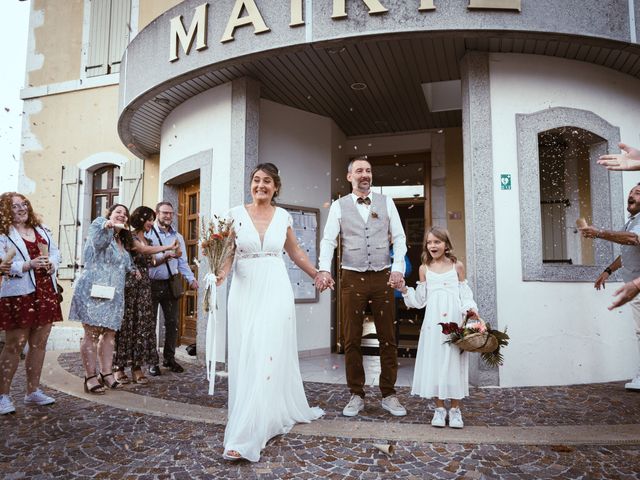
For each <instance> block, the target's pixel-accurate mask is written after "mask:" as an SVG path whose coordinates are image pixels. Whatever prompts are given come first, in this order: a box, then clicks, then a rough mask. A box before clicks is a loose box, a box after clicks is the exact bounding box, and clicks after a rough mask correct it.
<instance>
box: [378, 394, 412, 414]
mask: <svg viewBox="0 0 640 480" xmlns="http://www.w3.org/2000/svg"><path fill="white" fill-rule="evenodd" d="M382 408H384V409H385V410H386V411H387V412H389V413H390V414H391V415H395V416H396V417H404V416H405V415H406V414H407V410H406V409H405V408H404V407H403V406H402V404H401V403H400V401H399V400H398V397H396V396H395V395H389V396H388V397H384V398H383V399H382Z"/></svg>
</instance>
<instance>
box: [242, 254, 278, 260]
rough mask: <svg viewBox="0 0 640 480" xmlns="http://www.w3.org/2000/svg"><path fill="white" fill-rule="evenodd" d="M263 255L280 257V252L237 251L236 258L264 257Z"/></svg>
mask: <svg viewBox="0 0 640 480" xmlns="http://www.w3.org/2000/svg"><path fill="white" fill-rule="evenodd" d="M263 257H280V253H276V252H252V253H236V258H237V259H239V260H244V259H246V258H263Z"/></svg>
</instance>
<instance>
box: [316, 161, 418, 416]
mask: <svg viewBox="0 0 640 480" xmlns="http://www.w3.org/2000/svg"><path fill="white" fill-rule="evenodd" d="M347 172H348V173H347V180H348V181H349V182H350V183H351V186H352V193H351V194H350V195H346V196H344V197H342V198H340V199H339V200H337V201H335V202H333V204H332V205H331V209H330V210H329V215H328V217H327V223H326V225H325V228H324V234H323V238H322V241H321V243H320V256H319V270H320V274H319V277H318V279H317V284H316V287H317V288H318V289H319V290H320V291H322V290H325V289H326V288H333V284H334V281H333V278H332V277H331V273H330V270H331V260H332V258H333V252H334V250H335V248H336V246H337V237H338V235H340V238H341V241H342V258H341V263H342V264H341V266H340V268H341V280H342V282H341V291H340V296H341V297H340V298H341V300H342V305H343V306H344V312H346V317H347V318H345V319H344V330H343V334H344V353H345V355H344V359H345V367H346V375H347V384H348V386H349V390H350V392H351V399H350V400H349V403H348V404H347V406H346V407H344V410H343V411H342V414H343V415H345V416H347V417H354V416H356V415H358V413H359V412H360V411H361V410H362V409H363V408H364V396H365V392H364V382H365V372H364V367H363V365H362V350H361V348H360V343H361V341H362V329H363V322H364V312H365V309H366V308H367V306H368V305H370V306H371V312H372V314H373V318H374V322H375V326H376V333H377V335H378V341H379V345H380V366H381V373H380V391H381V393H382V397H383V398H382V405H381V406H382V408H383V409H385V410H387V411H388V412H389V413H391V414H392V415H396V416H403V415H406V414H407V411H406V410H405V408H404V407H403V406H402V405H401V404H400V402H399V401H398V399H397V397H396V395H395V393H396V391H395V383H396V377H397V374H398V351H397V350H398V346H397V341H396V338H395V326H394V316H395V303H394V291H393V289H394V288H402V287H403V286H404V278H403V274H404V256H405V253H406V252H407V246H406V237H405V234H404V230H403V228H402V222H401V220H400V216H399V215H398V210H397V209H396V206H395V204H394V203H393V200H392V199H391V198H390V197H387V196H385V195H381V194H378V193H373V192H371V179H372V174H371V164H370V163H369V161H368V160H367V157H366V156H360V157H357V158H354V159H353V160H352V161H351V163H349V166H348V168H347ZM390 239H391V242H392V243H393V248H394V251H395V252H394V253H395V254H394V259H395V260H394V261H393V265H392V261H391V258H390V255H389V243H390Z"/></svg>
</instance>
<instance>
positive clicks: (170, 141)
mask: <svg viewBox="0 0 640 480" xmlns="http://www.w3.org/2000/svg"><path fill="white" fill-rule="evenodd" d="M207 150H213V154H212V168H211V178H202V177H201V178H200V188H201V190H211V204H210V205H208V206H204V209H203V211H201V212H200V215H201V216H202V217H204V218H205V219H209V218H211V217H212V214H218V215H224V214H226V213H227V212H228V211H229V208H230V207H232V206H233V205H231V203H232V201H231V200H230V187H231V185H230V181H229V178H230V171H231V84H230V83H227V84H224V85H221V86H219V87H216V88H213V89H211V90H207V91H206V92H203V93H201V94H200V95H197V96H195V97H194V98H192V99H190V100H188V101H187V102H185V103H183V104H182V105H180V106H179V107H177V108H176V109H175V110H173V112H171V114H170V115H169V116H168V117H167V119H166V120H165V122H164V124H163V126H162V140H161V145H160V178H159V179H158V180H159V184H160V185H159V189H158V191H159V192H162V191H163V185H162V180H163V172H164V171H165V170H166V169H167V168H169V167H170V166H172V165H174V164H175V163H176V162H179V161H181V160H184V159H186V158H188V157H190V156H192V155H195V154H197V153H200V152H203V151H207ZM180 173H186V172H180ZM205 273H207V272H204V271H201V272H200V275H201V278H202V275H203V274H205ZM217 292H218V302H217V303H218V310H217V314H218V320H217V329H216V337H217V340H216V352H217V355H216V360H217V361H219V362H223V361H225V345H226V338H225V337H226V322H225V318H226V313H227V305H226V300H225V299H226V298H227V283H226V282H225V284H223V285H222V286H220V287H219V288H218V290H217ZM202 294H203V290H202V289H201V290H200V296H201V295H202ZM200 322H202V320H201V319H199V321H198V323H199V324H200Z"/></svg>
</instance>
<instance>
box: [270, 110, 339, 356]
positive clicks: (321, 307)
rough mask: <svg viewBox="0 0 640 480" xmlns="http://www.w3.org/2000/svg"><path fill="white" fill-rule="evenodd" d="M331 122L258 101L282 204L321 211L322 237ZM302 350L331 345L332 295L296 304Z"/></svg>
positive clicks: (327, 197) (328, 187) (327, 194)
mask: <svg viewBox="0 0 640 480" xmlns="http://www.w3.org/2000/svg"><path fill="white" fill-rule="evenodd" d="M332 130H333V121H332V120H331V119H329V118H326V117H321V116H319V115H315V114H312V113H308V112H304V111H302V110H297V109H294V108H291V107H287V106H284V105H280V104H278V103H274V102H271V101H268V100H262V101H261V102H260V140H259V142H260V143H259V152H260V153H259V158H260V162H261V163H264V162H271V163H273V164H275V165H276V166H277V167H278V168H279V169H280V177H281V179H282V189H281V192H280V196H279V197H278V200H279V202H280V203H283V204H289V205H299V206H301V207H312V208H318V209H320V226H319V228H320V235H322V231H323V229H324V224H325V221H326V219H327V214H328V213H329V209H328V208H327V207H328V204H329V202H330V201H331V157H332ZM296 318H297V333H298V350H299V351H301V352H302V351H326V352H328V351H329V350H330V348H331V293H330V292H329V291H326V292H324V293H321V294H320V301H319V303H306V304H304V303H302V304H297V305H296Z"/></svg>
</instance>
